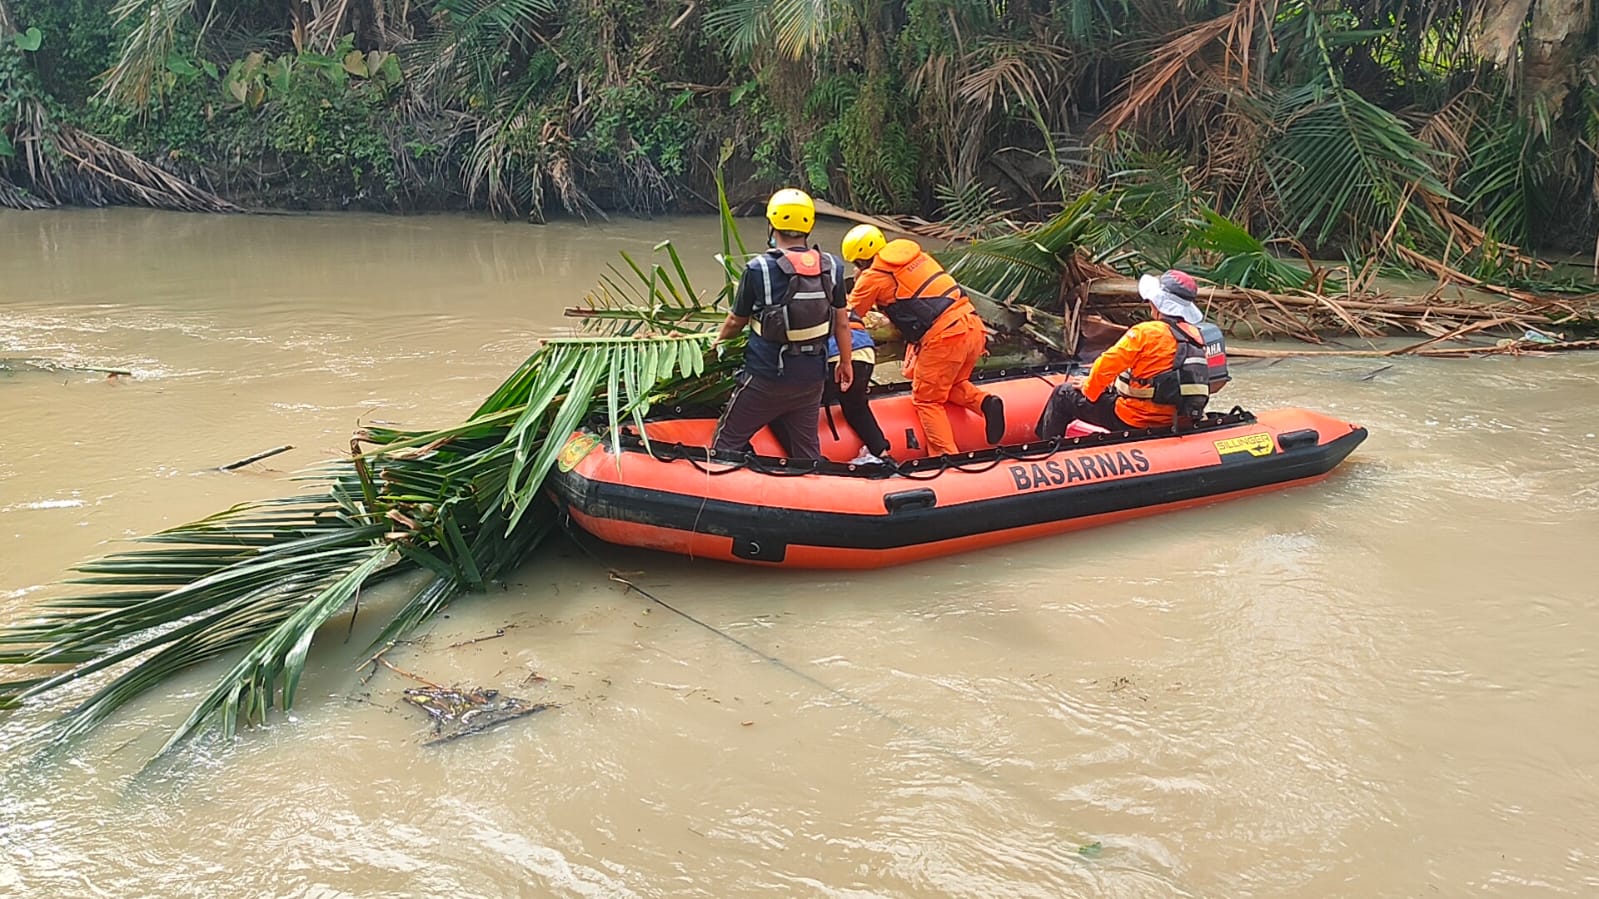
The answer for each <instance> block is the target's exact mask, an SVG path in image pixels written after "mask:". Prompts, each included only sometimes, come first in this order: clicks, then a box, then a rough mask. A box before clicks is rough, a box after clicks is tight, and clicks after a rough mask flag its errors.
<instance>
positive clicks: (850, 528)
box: [552, 428, 1366, 561]
mask: <svg viewBox="0 0 1599 899" xmlns="http://www.w3.org/2000/svg"><path fill="white" fill-rule="evenodd" d="M1365 439H1366V429H1365V428H1356V429H1354V430H1353V431H1351V432H1350V433H1348V434H1345V435H1344V436H1342V437H1338V438H1336V439H1334V440H1332V441H1329V442H1328V443H1325V444H1321V445H1313V446H1302V447H1296V448H1294V449H1290V450H1287V451H1282V452H1275V453H1272V454H1271V455H1269V456H1262V457H1258V458H1256V457H1245V458H1244V459H1242V460H1240V461H1237V462H1233V461H1227V462H1223V463H1219V464H1216V465H1211V466H1208V467H1205V468H1190V469H1185V470H1182V471H1168V472H1160V473H1156V474H1148V475H1142V476H1139V477H1134V478H1123V479H1120V480H1113V481H1104V482H1101V483H1091V484H1084V485H1078V486H1069V487H1055V488H1046V489H1030V490H1020V491H1019V492H1017V493H1014V494H1009V495H1005V496H996V497H992V498H988V499H983V500H977V501H973V502H966V503H959V504H955V505H932V506H922V505H913V506H905V507H901V508H900V509H898V510H897V511H895V512H893V513H889V514H881V515H859V514H853V513H846V512H816V511H808V510H800V509H788V508H781V507H772V506H759V505H755V504H752V503H740V502H729V501H727V500H715V499H704V498H702V497H699V496H688V495H683V494H674V493H665V492H663V491H660V490H652V489H646V488H641V487H629V486H626V485H622V484H610V483H602V482H598V481H591V480H588V479H587V478H584V477H582V476H580V475H577V474H576V473H573V472H556V473H554V474H553V477H552V482H553V486H554V489H555V492H556V494H557V495H558V496H559V497H560V498H561V500H562V502H563V503H566V504H569V505H571V506H572V508H574V509H575V510H576V511H578V512H579V513H581V514H583V515H586V516H588V517H590V518H600V519H607V520H612V521H625V522H634V523H638V524H646V525H653V526H655V527H661V528H669V529H672V530H678V531H691V530H694V531H697V532H699V533H704V534H715V535H718V536H723V537H731V538H733V541H734V552H735V553H737V554H738V555H741V556H745V557H746V558H759V559H765V560H770V561H780V560H781V559H782V557H783V551H784V548H786V547H787V546H789V545H796V546H829V547H843V548H849V549H895V548H898V547H904V546H915V545H919V544H924V543H934V542H937V541H940V540H953V539H958V538H962V537H971V536H974V535H977V534H983V533H991V532H995V531H1007V530H1011V529H1013V528H1023V527H1028V526H1031V525H1037V524H1046V523H1049V522H1055V521H1066V520H1070V519H1074V518H1087V517H1091V516H1094V515H1104V514H1108V513H1112V512H1124V511H1127V510H1129V509H1136V508H1142V507H1148V506H1160V505H1165V504H1168V503H1177V502H1184V501H1188V500H1195V499H1204V498H1207V497H1219V496H1224V495H1226V494H1229V493H1236V492H1239V491H1242V490H1250V489H1253V488H1256V487H1265V486H1268V485H1271V484H1282V483H1288V482H1292V481H1298V480H1302V479H1305V478H1311V477H1316V476H1317V475H1322V474H1326V473H1327V472H1329V471H1331V470H1332V469H1333V468H1334V467H1335V466H1337V465H1338V463H1340V462H1342V461H1343V460H1344V458H1345V457H1346V456H1348V455H1349V454H1350V453H1351V452H1353V451H1354V449H1355V447H1356V446H1359V445H1360V442H1361V441H1363V440H1365ZM1017 464H1025V463H1017ZM935 489H936V488H935ZM695 522H698V526H697V527H695ZM751 548H753V550H752V549H751ZM741 549H742V550H743V551H741Z"/></svg>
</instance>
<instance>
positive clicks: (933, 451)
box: [840, 225, 1005, 456]
mask: <svg viewBox="0 0 1599 899" xmlns="http://www.w3.org/2000/svg"><path fill="white" fill-rule="evenodd" d="M842 249H843V254H844V261H845V262H853V263H854V264H855V267H856V269H858V270H859V272H860V273H859V275H858V276H857V277H856V279H855V288H854V289H853V290H851V291H850V295H849V306H850V311H852V312H854V313H855V314H856V315H858V316H863V317H864V316H865V315H866V313H868V312H870V311H871V310H872V309H873V308H878V309H881V310H882V311H883V314H884V315H886V316H888V320H889V321H891V322H893V323H894V326H895V327H896V328H898V329H899V332H900V334H902V335H904V337H905V340H906V341H907V342H908V343H910V344H911V345H912V346H913V347H914V348H915V351H916V367H915V370H914V372H913V373H912V374H911V408H913V409H915V410H916V418H917V420H919V421H920V422H921V423H922V430H923V431H924V432H926V434H927V453H928V455H930V456H943V455H949V454H951V453H957V452H960V448H959V447H957V446H956V445H955V432H954V430H953V429H951V427H950V424H949V413H948V412H946V411H945V410H944V404H945V403H953V404H955V405H957V406H960V407H962V408H965V409H970V410H971V411H973V412H976V413H979V414H981V415H982V416H983V421H984V424H985V433H984V436H985V437H986V438H987V440H988V442H989V443H990V444H998V443H999V442H1000V441H1001V440H1002V439H1004V436H1005V406H1004V403H1003V401H1001V400H1000V398H999V397H997V396H994V395H992V394H989V393H985V392H983V391H981V390H979V389H977V388H976V387H975V386H973V385H972V369H973V368H974V367H976V365H977V360H978V359H980V358H982V355H983V347H984V345H985V344H986V343H987V340H988V338H987V335H986V334H984V333H983V320H982V319H981V318H979V317H978V316H977V310H975V309H973V308H972V303H971V300H969V299H967V298H966V295H965V294H964V293H962V292H961V289H960V285H959V284H956V283H955V279H954V278H952V277H950V276H949V273H948V272H946V271H944V268H943V266H941V265H939V264H938V262H937V261H936V260H935V259H933V257H931V256H929V255H927V254H926V253H924V252H922V248H921V246H920V245H919V244H917V243H916V241H914V240H895V241H892V242H886V241H885V240H884V238H883V232H882V231H880V230H878V229H877V228H876V227H874V226H872V225H857V226H855V227H854V228H851V229H850V232H849V233H848V234H846V235H844V245H843V247H842ZM840 367H841V368H842V366H840Z"/></svg>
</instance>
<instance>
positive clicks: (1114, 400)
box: [1033, 269, 1221, 438]
mask: <svg viewBox="0 0 1599 899" xmlns="http://www.w3.org/2000/svg"><path fill="white" fill-rule="evenodd" d="M1138 292H1139V295H1140V296H1142V297H1143V298H1144V299H1145V300H1147V301H1148V302H1149V308H1150V320H1149V321H1145V322H1139V323H1138V324H1136V325H1133V326H1132V327H1131V328H1128V329H1127V333H1125V334H1123V335H1122V338H1121V339H1120V340H1118V341H1116V344H1115V345H1114V346H1112V347H1111V348H1110V349H1108V350H1106V351H1105V352H1104V353H1102V354H1100V357H1099V358H1098V359H1096V360H1094V365H1093V367H1092V368H1090V369H1089V371H1088V376H1087V377H1086V378H1084V377H1073V378H1071V379H1069V380H1068V381H1067V382H1066V383H1065V384H1062V385H1061V386H1060V387H1057V388H1055V392H1054V393H1053V394H1052V395H1051V396H1050V399H1049V402H1048V403H1047V404H1046V405H1045V407H1044V412H1043V414H1042V415H1040V416H1039V420H1038V424H1037V425H1036V426H1034V428H1033V432H1034V433H1036V434H1037V435H1038V436H1039V437H1044V438H1050V437H1059V436H1061V434H1062V433H1064V431H1065V428H1066V426H1067V425H1068V424H1070V423H1071V421H1072V419H1074V418H1075V419H1080V420H1082V421H1085V422H1088V423H1089V424H1093V425H1098V426H1099V427H1102V428H1106V429H1108V430H1112V431H1123V430H1134V429H1138V428H1164V427H1170V426H1171V424H1172V419H1173V418H1174V417H1175V416H1176V414H1177V407H1176V406H1174V405H1169V404H1166V403H1157V402H1155V399H1154V398H1155V394H1156V391H1155V379H1156V378H1157V377H1160V376H1163V375H1166V374H1167V373H1168V372H1173V367H1174V365H1175V363H1176V362H1177V349H1178V347H1177V339H1178V336H1182V337H1183V339H1184V340H1187V341H1189V342H1191V343H1195V344H1198V345H1200V346H1203V345H1204V338H1203V337H1202V336H1201V332H1200V331H1199V330H1198V326H1199V325H1200V324H1201V323H1202V322H1203V321H1204V314H1203V313H1201V312H1200V311H1199V307H1198V306H1196V305H1194V300H1196V299H1197V298H1198V297H1199V286H1198V285H1197V284H1195V283H1194V279H1193V277H1192V276H1190V275H1189V274H1188V273H1187V272H1182V271H1178V270H1177V269H1172V270H1171V271H1168V272H1166V273H1164V274H1162V275H1160V276H1159V277H1156V276H1154V275H1145V276H1143V277H1142V278H1140V279H1139V282H1138ZM1216 339H1217V340H1218V341H1220V339H1221V338H1220V332H1219V331H1218V332H1216ZM1218 346H1219V343H1218ZM1171 377H1176V375H1175V373H1174V372H1173V373H1172V375H1171Z"/></svg>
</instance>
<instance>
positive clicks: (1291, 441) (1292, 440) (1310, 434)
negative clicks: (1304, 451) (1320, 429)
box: [1277, 428, 1321, 452]
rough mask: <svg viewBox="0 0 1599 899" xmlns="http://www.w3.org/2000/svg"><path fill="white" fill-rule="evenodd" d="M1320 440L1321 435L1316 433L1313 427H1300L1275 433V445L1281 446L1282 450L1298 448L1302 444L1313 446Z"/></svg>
mask: <svg viewBox="0 0 1599 899" xmlns="http://www.w3.org/2000/svg"><path fill="white" fill-rule="evenodd" d="M1320 442H1321V435H1320V434H1318V433H1316V429H1315V428H1301V429H1299V430H1297V431H1289V432H1288V433H1286V434H1278V435H1277V445H1278V446H1279V447H1281V448H1282V450H1283V452H1287V451H1289V450H1295V449H1299V448H1300V447H1302V446H1315V445H1316V444H1318V443H1320Z"/></svg>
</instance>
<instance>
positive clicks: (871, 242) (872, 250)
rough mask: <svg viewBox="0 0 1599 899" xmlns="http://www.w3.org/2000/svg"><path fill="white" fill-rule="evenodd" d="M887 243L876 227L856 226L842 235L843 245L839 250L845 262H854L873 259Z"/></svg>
mask: <svg viewBox="0 0 1599 899" xmlns="http://www.w3.org/2000/svg"><path fill="white" fill-rule="evenodd" d="M887 242H888V241H886V240H884V239H883V232H882V231H880V230H878V228H877V226H876V225H856V226H855V227H853V228H851V229H849V233H848V234H846V235H844V245H843V246H842V247H840V248H839V249H840V251H841V252H842V253H843V254H844V261H845V262H854V261H855V260H857V259H871V258H873V257H875V256H876V255H877V251H878V250H881V249H882V248H883V244H885V243H887Z"/></svg>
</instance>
